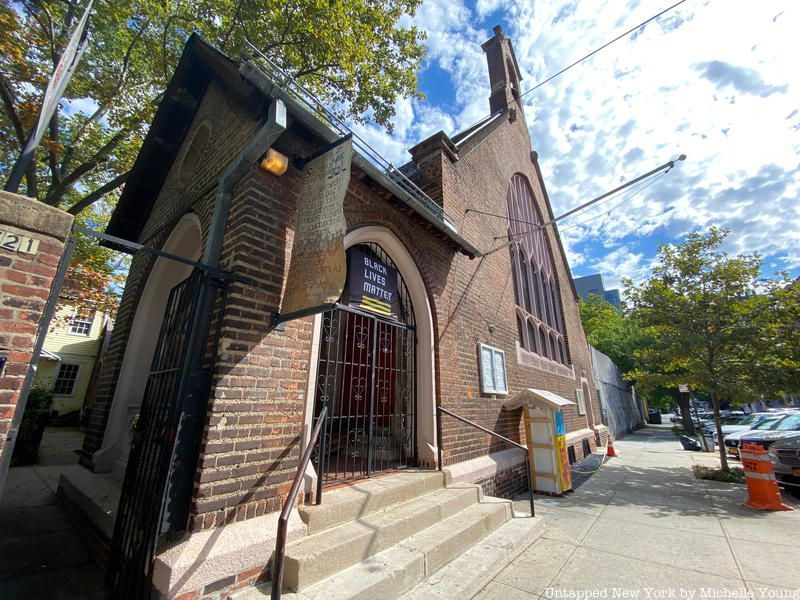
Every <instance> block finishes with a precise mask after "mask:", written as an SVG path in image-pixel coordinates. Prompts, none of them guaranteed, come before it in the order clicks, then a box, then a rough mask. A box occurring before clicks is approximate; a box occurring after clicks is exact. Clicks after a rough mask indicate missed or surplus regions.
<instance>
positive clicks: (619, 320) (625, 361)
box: [578, 294, 645, 381]
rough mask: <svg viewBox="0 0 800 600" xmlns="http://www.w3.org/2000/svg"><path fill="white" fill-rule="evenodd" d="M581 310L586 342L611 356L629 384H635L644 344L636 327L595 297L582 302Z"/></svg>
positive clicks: (627, 318)
mask: <svg viewBox="0 0 800 600" xmlns="http://www.w3.org/2000/svg"><path fill="white" fill-rule="evenodd" d="M578 308H579V310H580V315H581V323H582V324H583V331H584V332H585V333H586V339H587V341H588V342H589V343H590V344H591V345H592V346H594V347H595V348H596V349H597V350H599V351H600V352H602V353H603V354H605V355H606V356H608V357H609V358H610V359H611V360H612V361H613V362H614V364H615V365H617V367H619V370H620V371H622V373H623V374H624V377H625V378H626V379H627V380H628V381H634V377H633V376H632V375H633V372H634V369H635V367H636V358H635V353H636V350H637V349H638V348H639V347H640V346H642V345H643V344H644V343H645V338H644V333H643V332H642V330H641V329H640V328H639V326H638V325H637V323H636V322H635V321H633V319H631V318H630V317H628V316H627V315H626V314H625V313H624V311H620V310H617V309H616V308H615V307H614V306H612V305H611V304H609V303H608V302H606V301H605V299H604V298H603V297H602V296H598V295H596V294H590V295H589V297H588V298H587V299H586V300H581V301H580V302H579V303H578Z"/></svg>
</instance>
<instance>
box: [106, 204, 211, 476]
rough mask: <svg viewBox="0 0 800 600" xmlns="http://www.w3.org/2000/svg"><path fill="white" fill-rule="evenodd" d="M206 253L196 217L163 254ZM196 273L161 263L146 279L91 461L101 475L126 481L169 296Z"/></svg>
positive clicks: (181, 224) (182, 225)
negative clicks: (135, 427)
mask: <svg viewBox="0 0 800 600" xmlns="http://www.w3.org/2000/svg"><path fill="white" fill-rule="evenodd" d="M202 249H203V241H202V234H201V228H200V219H199V218H198V217H197V215H196V214H194V213H189V214H186V215H184V216H183V217H182V218H181V220H180V221H178V223H177V225H175V228H174V229H173V230H172V232H171V233H170V236H169V238H168V239H167V241H166V242H165V243H164V246H163V247H162V250H163V251H164V252H167V253H169V254H174V255H176V256H181V257H183V258H188V259H190V260H199V259H200V255H201V253H202ZM191 272H192V267H191V266H189V265H186V264H183V263H179V262H176V261H174V260H170V259H168V258H163V257H162V258H159V259H158V260H156V262H155V264H154V265H153V268H152V270H151V272H150V276H149V277H148V278H147V283H146V284H145V287H144V290H143V291H142V294H141V297H140V299H139V304H138V306H137V308H136V315H135V316H134V318H133V323H132V324H131V330H130V335H129V336H128V343H127V346H126V348H125V356H124V357H123V359H122V367H121V369H120V374H119V378H118V379H117V385H116V388H115V392H114V399H113V401H112V404H111V410H110V413H109V417H108V421H107V422H106V430H105V435H104V436H103V446H102V447H101V448H100V449H99V450H98V451H97V452H95V453H94V456H93V457H92V460H93V463H94V469H95V471H98V472H104V471H106V472H107V471H113V473H114V474H115V475H116V476H117V477H119V478H122V476H123V474H124V473H125V466H126V465H127V462H128V455H129V451H130V446H131V441H132V438H133V423H134V420H135V419H136V417H137V415H138V414H139V410H140V407H141V402H142V398H143V396H144V391H145V384H146V382H147V375H148V372H149V371H150V366H151V361H152V359H153V353H154V352H155V349H156V343H157V340H158V335H159V330H160V324H161V322H160V320H161V317H162V316H163V315H164V311H165V309H166V306H167V299H168V298H169V294H170V291H171V290H172V288H174V287H175V286H176V285H177V284H178V283H179V282H181V281H183V280H185V279H186V278H187V277H188V276H189V275H190V274H191Z"/></svg>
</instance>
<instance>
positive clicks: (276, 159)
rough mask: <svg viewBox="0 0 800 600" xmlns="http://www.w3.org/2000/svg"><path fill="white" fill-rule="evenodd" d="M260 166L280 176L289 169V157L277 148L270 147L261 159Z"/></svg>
mask: <svg viewBox="0 0 800 600" xmlns="http://www.w3.org/2000/svg"><path fill="white" fill-rule="evenodd" d="M260 166H261V168H262V169H264V170H265V171H267V172H268V173H272V174H273V175H277V176H278V177H280V176H281V175H283V174H284V173H286V171H287V170H288V169H289V157H288V156H285V155H283V154H281V153H280V152H278V151H277V150H275V149H273V148H270V149H269V150H267V153H266V154H265V155H264V158H262V159H261V165H260Z"/></svg>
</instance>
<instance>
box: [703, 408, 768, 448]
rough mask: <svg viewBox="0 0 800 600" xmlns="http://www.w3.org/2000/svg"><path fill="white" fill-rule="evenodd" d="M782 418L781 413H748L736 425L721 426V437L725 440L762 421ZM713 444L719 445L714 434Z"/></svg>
mask: <svg viewBox="0 0 800 600" xmlns="http://www.w3.org/2000/svg"><path fill="white" fill-rule="evenodd" d="M781 416H783V414H782V413H774V412H758V413H750V414H749V415H747V416H746V417H745V418H744V419H743V420H741V421H739V422H738V423H737V424H736V425H723V426H722V437H723V439H724V438H727V437H728V436H729V435H730V434H732V433H736V432H737V431H748V430H750V429H752V428H753V427H755V426H756V425H758V424H759V423H761V421H763V420H764V419H770V418H773V417H781ZM714 442H715V443H717V444H719V440H718V439H717V434H716V432H714Z"/></svg>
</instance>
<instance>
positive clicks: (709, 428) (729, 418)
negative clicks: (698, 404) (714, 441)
mask: <svg viewBox="0 0 800 600" xmlns="http://www.w3.org/2000/svg"><path fill="white" fill-rule="evenodd" d="M744 419H745V417H744V415H722V414H720V417H719V422H720V424H721V425H723V426H724V425H738V424H739V423H741V422H742V421H744ZM716 430H717V426H716V425H715V424H714V417H711V421H710V422H708V423H703V431H705V432H706V433H707V434H708V435H711V434H712V433H714V432H715V431H716Z"/></svg>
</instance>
